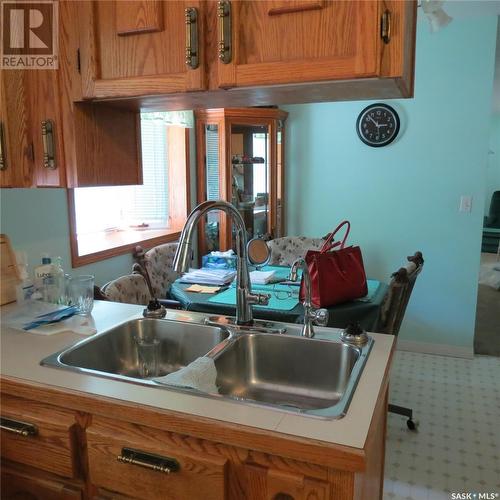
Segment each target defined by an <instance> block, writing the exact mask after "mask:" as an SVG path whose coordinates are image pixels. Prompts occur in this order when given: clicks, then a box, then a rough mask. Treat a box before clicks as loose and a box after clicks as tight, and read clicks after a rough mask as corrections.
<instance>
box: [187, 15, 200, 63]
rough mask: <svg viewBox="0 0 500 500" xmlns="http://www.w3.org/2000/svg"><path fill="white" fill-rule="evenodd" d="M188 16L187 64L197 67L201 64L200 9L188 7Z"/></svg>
mask: <svg viewBox="0 0 500 500" xmlns="http://www.w3.org/2000/svg"><path fill="white" fill-rule="evenodd" d="M184 14H185V18H186V64H187V65H188V66H189V67H190V68H191V69H196V68H197V67H198V64H199V54H198V10H197V9H196V8H195V7H188V8H186V9H185V11H184Z"/></svg>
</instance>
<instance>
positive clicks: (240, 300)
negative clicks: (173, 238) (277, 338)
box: [174, 200, 271, 325]
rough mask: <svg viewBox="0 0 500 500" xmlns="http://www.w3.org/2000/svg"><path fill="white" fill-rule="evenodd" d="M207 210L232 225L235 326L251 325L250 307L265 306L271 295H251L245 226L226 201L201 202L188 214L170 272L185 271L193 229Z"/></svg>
mask: <svg viewBox="0 0 500 500" xmlns="http://www.w3.org/2000/svg"><path fill="white" fill-rule="evenodd" d="M211 210H222V211H223V212H226V213H227V214H228V215H231V216H232V218H233V221H234V223H235V225H236V254H237V274H236V324H238V325H251V324H252V323H253V315H252V304H261V305H267V304H268V303H269V299H270V298H271V295H269V294H268V293H252V286H251V283H250V276H249V274H248V261H247V233H246V229H245V223H244V222H243V218H242V217H241V215H240V213H239V212H238V209H236V208H235V207H234V206H233V205H231V204H230V203H228V202H227V201H222V200H219V201H204V202H203V203H200V204H199V205H198V206H197V207H196V208H194V209H193V211H192V212H191V213H190V214H189V216H188V218H187V220H186V224H184V228H183V230H182V234H181V237H180V238H179V245H178V247H177V251H176V252H175V257H174V270H175V271H177V272H179V273H182V272H186V271H187V270H188V269H189V261H190V260H191V246H192V241H193V233H194V228H195V227H196V225H197V223H198V221H199V220H200V219H201V217H202V216H203V215H204V214H206V213H207V212H210V211H211Z"/></svg>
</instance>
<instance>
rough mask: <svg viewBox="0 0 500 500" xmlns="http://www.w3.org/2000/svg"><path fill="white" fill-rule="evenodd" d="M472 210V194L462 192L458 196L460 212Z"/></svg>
mask: <svg viewBox="0 0 500 500" xmlns="http://www.w3.org/2000/svg"><path fill="white" fill-rule="evenodd" d="M471 210H472V196H470V195H465V194H463V195H462V196H460V208H459V211H460V212H470V211H471Z"/></svg>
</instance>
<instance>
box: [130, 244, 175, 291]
mask: <svg viewBox="0 0 500 500" xmlns="http://www.w3.org/2000/svg"><path fill="white" fill-rule="evenodd" d="M177 245H178V243H177V242H173V243H164V244H163V245H158V246H156V247H153V248H152V249H151V250H148V251H147V252H144V250H142V248H141V247H136V249H135V252H134V257H135V259H136V260H137V262H138V263H139V264H140V265H141V266H142V267H143V268H144V269H145V270H146V271H147V272H148V274H149V278H150V280H151V286H152V287H153V292H154V295H155V297H156V298H158V299H164V298H166V297H167V296H168V291H169V290H170V285H171V284H172V283H173V282H174V281H175V280H176V279H177V278H178V277H179V273H177V272H175V271H174V256H175V251H176V250H177Z"/></svg>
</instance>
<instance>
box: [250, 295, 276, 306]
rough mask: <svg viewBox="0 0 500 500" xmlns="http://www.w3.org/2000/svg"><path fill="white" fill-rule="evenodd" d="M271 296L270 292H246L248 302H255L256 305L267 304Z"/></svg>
mask: <svg viewBox="0 0 500 500" xmlns="http://www.w3.org/2000/svg"><path fill="white" fill-rule="evenodd" d="M270 298H271V294H270V293H249V294H247V300H248V303H249V304H256V305H258V306H267V305H268V304H269V299H270Z"/></svg>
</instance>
